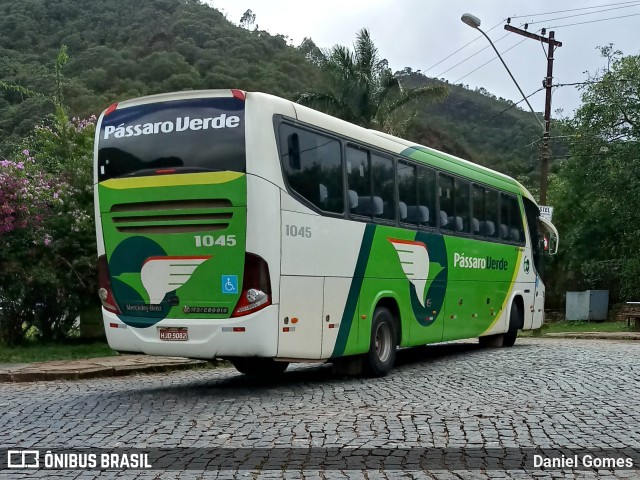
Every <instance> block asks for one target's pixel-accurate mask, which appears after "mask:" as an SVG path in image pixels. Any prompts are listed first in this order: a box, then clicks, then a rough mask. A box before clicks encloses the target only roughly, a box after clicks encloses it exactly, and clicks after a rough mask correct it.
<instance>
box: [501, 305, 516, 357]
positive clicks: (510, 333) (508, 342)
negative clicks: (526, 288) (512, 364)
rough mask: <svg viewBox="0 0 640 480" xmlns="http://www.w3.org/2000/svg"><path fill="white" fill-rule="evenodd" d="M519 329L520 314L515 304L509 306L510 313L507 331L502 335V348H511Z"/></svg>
mask: <svg viewBox="0 0 640 480" xmlns="http://www.w3.org/2000/svg"><path fill="white" fill-rule="evenodd" d="M519 328H520V312H519V311H518V306H517V305H516V303H515V302H513V303H512V304H511V312H509V330H507V333H505V334H504V339H503V341H502V346H503V347H513V344H514V343H516V338H517V337H518V329H519Z"/></svg>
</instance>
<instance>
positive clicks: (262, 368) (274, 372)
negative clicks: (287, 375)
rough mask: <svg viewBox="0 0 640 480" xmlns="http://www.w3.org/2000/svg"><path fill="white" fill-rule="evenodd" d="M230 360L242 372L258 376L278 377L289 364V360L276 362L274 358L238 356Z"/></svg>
mask: <svg viewBox="0 0 640 480" xmlns="http://www.w3.org/2000/svg"><path fill="white" fill-rule="evenodd" d="M230 360H231V363H233V366H234V367H235V368H236V370H238V371H239V372H240V373H244V374H245V375H251V376H256V377H276V376H278V375H281V374H283V373H284V371H285V370H286V369H287V367H288V366H289V363H288V362H276V361H275V360H274V359H273V358H260V357H237V358H231V359H230Z"/></svg>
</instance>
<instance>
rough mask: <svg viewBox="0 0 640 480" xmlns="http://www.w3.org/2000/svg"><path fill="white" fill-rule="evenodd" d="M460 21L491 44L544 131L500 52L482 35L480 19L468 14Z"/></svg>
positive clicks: (486, 36) (487, 37)
mask: <svg viewBox="0 0 640 480" xmlns="http://www.w3.org/2000/svg"><path fill="white" fill-rule="evenodd" d="M460 20H462V21H463V22H464V23H465V24H467V25H469V26H470V27H471V28H475V29H476V30H478V31H479V32H480V33H481V34H482V35H484V38H486V39H487V40H489V43H490V44H491V46H492V47H493V50H494V51H495V52H496V55H497V56H498V58H499V59H500V61H501V62H502V65H504V68H505V69H506V70H507V73H508V74H509V76H510V77H511V80H513V83H515V84H516V87H518V90H519V91H520V95H522V98H523V100H524V101H525V102H527V105H528V106H529V110H531V113H533V114H534V115H535V117H536V120H538V123H539V124H540V126H541V127H542V129H543V130H544V125H543V124H542V122H541V121H540V119H539V118H538V115H537V114H536V112H535V110H534V109H533V107H532V106H531V104H530V103H529V100H528V99H527V97H526V95H525V94H524V92H523V91H522V89H521V88H520V85H518V82H516V79H515V78H514V76H513V74H512V73H511V70H509V67H507V64H506V63H504V60H503V59H502V57H501V56H500V52H498V49H497V48H496V46H495V45H494V44H493V42H492V41H491V39H490V38H489V36H488V35H487V34H486V33H484V32H483V31H482V29H481V28H480V19H479V18H478V17H476V16H475V15H471V14H470V13H465V14H464V15H462V17H461V18H460Z"/></svg>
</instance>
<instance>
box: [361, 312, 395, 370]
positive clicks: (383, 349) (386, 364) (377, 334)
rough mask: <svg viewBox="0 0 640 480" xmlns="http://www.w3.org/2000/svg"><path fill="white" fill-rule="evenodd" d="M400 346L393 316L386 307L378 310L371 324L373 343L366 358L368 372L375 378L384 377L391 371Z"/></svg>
mask: <svg viewBox="0 0 640 480" xmlns="http://www.w3.org/2000/svg"><path fill="white" fill-rule="evenodd" d="M397 345H398V341H397V335H396V329H395V325H394V321H393V315H392V314H391V312H390V311H389V309H387V308H385V307H378V308H376V310H375V312H374V314H373V321H372V322H371V343H370V345H369V352H368V353H367V354H366V356H365V366H366V371H367V373H368V374H369V375H371V376H373V377H383V376H385V375H386V374H387V373H389V372H390V371H391V369H392V368H393V364H394V362H395V360H396V347H397Z"/></svg>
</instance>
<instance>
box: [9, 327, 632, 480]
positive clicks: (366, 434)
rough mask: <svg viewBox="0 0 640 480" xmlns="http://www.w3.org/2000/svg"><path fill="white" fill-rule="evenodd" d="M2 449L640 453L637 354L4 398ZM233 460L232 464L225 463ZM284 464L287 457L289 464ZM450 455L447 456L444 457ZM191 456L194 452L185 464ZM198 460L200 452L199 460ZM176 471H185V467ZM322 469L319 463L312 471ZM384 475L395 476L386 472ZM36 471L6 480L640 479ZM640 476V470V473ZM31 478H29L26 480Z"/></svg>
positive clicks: (418, 362) (474, 359)
mask: <svg viewBox="0 0 640 480" xmlns="http://www.w3.org/2000/svg"><path fill="white" fill-rule="evenodd" d="M0 425H1V426H0V446H2V447H5V448H13V447H19V448H29V447H32V448H38V449H47V448H75V447H77V448H88V447H94V448H103V449H115V448H141V449H152V448H158V447H162V448H174V447H179V448H206V449H211V448H214V447H223V448H225V449H235V448H252V449H258V451H262V452H268V451H270V450H269V449H272V448H274V447H275V448H286V449H291V448H292V447H293V449H294V450H293V451H294V452H295V449H296V448H301V449H307V448H309V447H314V448H316V447H317V449H318V450H317V452H323V451H328V450H327V449H331V448H333V447H338V449H345V448H362V449H366V450H367V451H371V450H373V451H376V449H381V448H400V449H401V451H403V452H405V453H406V452H411V451H419V450H417V449H419V448H424V447H434V446H435V447H447V448H448V449H451V451H455V449H456V448H465V449H467V450H468V451H481V450H480V449H481V448H486V449H488V451H489V452H494V453H495V452H500V451H504V450H503V449H504V448H524V449H527V448H531V447H542V448H570V449H577V451H580V450H579V449H585V448H593V447H601V448H607V449H612V450H611V451H616V450H617V449H621V448H624V447H633V448H636V449H638V448H640V343H637V342H613V341H594V340H548V339H544V340H538V339H529V340H519V341H518V343H516V346H515V347H514V348H511V349H498V350H489V349H480V348H479V347H478V346H477V345H476V344H475V343H461V344H454V345H448V346H430V347H424V348H420V349H413V350H406V351H402V352H400V354H399V358H398V365H397V366H396V369H395V370H394V371H393V372H392V373H391V374H390V375H389V376H387V377H386V378H382V379H360V378H349V377H336V376H333V375H332V373H331V369H330V367H327V366H323V365H320V366H319V365H303V366H298V367H294V368H292V369H291V370H290V371H288V372H287V373H285V375H284V376H283V377H282V378H281V379H280V380H279V381H278V382H276V383H264V382H259V381H255V380H251V379H248V378H247V377H243V376H241V375H239V374H237V373H236V372H235V370H233V369H230V368H221V369H216V370H192V371H181V372H173V373H164V374H153V375H145V376H133V377H123V378H106V379H94V380H80V381H65V382H53V381H52V382H36V383H29V384H10V383H5V384H0ZM467 450H465V451H467ZM226 451H227V452H228V451H232V450H226ZM287 451H288V450H287ZM448 451H449V450H444V451H443V452H445V453H447V452H448ZM180 452H185V454H184V455H185V456H186V455H187V453H189V452H191V453H193V451H190V450H180ZM196 453H197V452H196ZM180 461H181V460H180V459H177V460H176V462H177V463H176V464H179V463H180ZM310 465H311V467H313V462H312V463H311V464H310ZM385 465H389V464H385ZM462 467H464V465H462V464H459V463H458V464H456V463H455V462H453V463H452V464H451V466H450V469H451V470H452V471H445V470H441V469H439V470H434V471H430V472H426V471H403V470H392V469H390V470H385V471H377V470H376V471H374V470H370V471H368V472H363V471H361V470H355V469H354V470H340V469H338V468H337V467H335V468H329V469H327V470H325V471H320V472H319V471H317V470H307V469H304V470H301V469H300V468H297V470H285V471H282V470H279V469H278V470H263V471H262V472H256V471H254V472H253V473H252V472H251V471H246V470H242V471H238V472H233V471H223V472H216V471H215V470H208V471H206V472H205V474H204V477H202V472H199V471H195V470H188V471H177V470H174V471H170V472H167V473H166V474H165V475H162V477H160V476H158V474H159V473H161V472H159V471H157V470H154V471H146V472H145V471H133V470H128V471H120V472H118V471H107V472H104V471H103V472H100V471H98V470H94V471H55V472H52V471H48V472H47V471H29V472H26V471H24V470H22V471H21V470H13V471H11V472H7V471H6V470H5V471H4V472H0V478H2V479H4V478H11V479H13V478H34V477H41V478H45V477H47V478H94V477H96V476H99V475H100V476H101V478H141V479H154V478H310V479H319V478H331V479H332V478H341V479H342V478H344V479H346V478H367V479H374V478H438V479H440V478H443V479H444V478H532V477H533V476H535V477H540V478H545V477H548V476H549V477H550V476H552V475H553V476H554V477H555V478H637V477H638V475H640V470H636V471H629V470H616V471H614V472H612V473H611V472H609V473H604V472H602V471H600V472H595V471H575V472H572V471H571V469H568V470H565V472H564V473H563V472H562V471H559V470H555V471H552V472H549V471H547V472H541V471H540V470H539V469H533V468H532V469H528V470H527V471H522V470H512V471H506V472H505V471H497V470H490V471H486V472H482V471H480V470H462V469H461V468H462ZM636 467H640V462H639V463H636ZM27 473H28V474H27Z"/></svg>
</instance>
